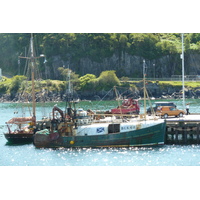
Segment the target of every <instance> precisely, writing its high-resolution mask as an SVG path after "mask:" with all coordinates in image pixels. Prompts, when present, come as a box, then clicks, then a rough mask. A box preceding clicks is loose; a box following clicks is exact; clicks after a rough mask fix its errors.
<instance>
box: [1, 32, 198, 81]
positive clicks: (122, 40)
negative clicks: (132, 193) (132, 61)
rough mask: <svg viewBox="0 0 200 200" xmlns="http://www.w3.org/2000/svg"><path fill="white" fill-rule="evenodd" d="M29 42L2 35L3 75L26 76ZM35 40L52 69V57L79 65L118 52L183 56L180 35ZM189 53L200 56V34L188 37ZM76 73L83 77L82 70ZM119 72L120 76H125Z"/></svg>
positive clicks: (23, 36)
mask: <svg viewBox="0 0 200 200" xmlns="http://www.w3.org/2000/svg"><path fill="white" fill-rule="evenodd" d="M29 39H30V34H28V33H16V34H14V33H12V34H10V33H1V34H0V61H1V62H0V68H2V70H3V72H5V73H7V74H9V75H11V76H13V75H23V71H24V65H25V60H20V62H19V61H18V57H19V56H21V55H25V54H27V52H28V46H29ZM34 41H35V46H36V47H37V48H36V49H35V50H36V53H37V54H41V53H43V54H45V56H46V59H47V61H48V67H50V68H51V67H52V66H51V62H52V57H53V56H57V55H59V56H61V58H62V59H63V60H65V61H68V60H70V62H79V61H80V59H81V58H89V59H90V60H92V61H95V62H101V60H102V59H104V58H109V57H111V56H112V55H113V54H114V53H115V54H117V55H119V58H120V57H121V56H122V55H123V54H125V53H128V54H130V55H136V56H140V57H143V58H144V59H147V60H152V59H158V58H161V57H162V56H166V55H176V54H180V53H181V34H180V33H77V34H74V33H59V34H58V33H36V34H34ZM185 50H186V54H187V53H191V52H195V53H199V50H200V34H199V33H189V34H185ZM39 66H40V70H41V71H44V68H45V65H44V60H42V59H41V60H40V61H39ZM50 70H51V69H50ZM102 71H103V70H102ZM75 72H76V73H77V74H80V70H79V69H78V68H77V69H76V71H75ZM119 73H120V72H118V74H117V75H118V77H122V76H123V74H119ZM81 75H84V74H81ZM43 78H45V77H43ZM60 78H62V76H60Z"/></svg>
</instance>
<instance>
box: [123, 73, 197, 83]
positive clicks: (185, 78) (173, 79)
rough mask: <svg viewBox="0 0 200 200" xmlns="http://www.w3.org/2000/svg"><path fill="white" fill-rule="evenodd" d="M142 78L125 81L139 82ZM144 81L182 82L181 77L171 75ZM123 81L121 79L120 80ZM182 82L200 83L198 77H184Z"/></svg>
mask: <svg viewBox="0 0 200 200" xmlns="http://www.w3.org/2000/svg"><path fill="white" fill-rule="evenodd" d="M141 80H142V78H129V79H127V80H126V81H141ZM146 80H148V81H182V76H181V75H173V76H172V77H168V78H156V77H151V78H148V77H146ZM121 81H123V79H121ZM184 81H195V82H196V81H200V76H199V75H186V76H184Z"/></svg>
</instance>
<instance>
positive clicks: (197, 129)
mask: <svg viewBox="0 0 200 200" xmlns="http://www.w3.org/2000/svg"><path fill="white" fill-rule="evenodd" d="M197 144H199V124H197Z"/></svg>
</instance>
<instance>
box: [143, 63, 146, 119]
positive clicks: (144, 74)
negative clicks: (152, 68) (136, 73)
mask: <svg viewBox="0 0 200 200" xmlns="http://www.w3.org/2000/svg"><path fill="white" fill-rule="evenodd" d="M143 78H144V118H145V120H146V79H145V78H146V70H145V60H143Z"/></svg>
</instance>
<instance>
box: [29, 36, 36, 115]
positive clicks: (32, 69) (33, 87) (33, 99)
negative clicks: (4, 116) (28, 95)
mask: <svg viewBox="0 0 200 200" xmlns="http://www.w3.org/2000/svg"><path fill="white" fill-rule="evenodd" d="M30 45H31V82H32V111H33V117H34V118H35V117H36V114H35V113H36V112H35V110H36V109H35V107H36V101H35V82H34V80H35V77H34V70H35V57H34V49H33V34H32V33H31V44H30Z"/></svg>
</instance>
